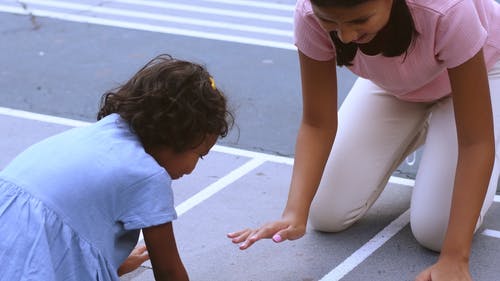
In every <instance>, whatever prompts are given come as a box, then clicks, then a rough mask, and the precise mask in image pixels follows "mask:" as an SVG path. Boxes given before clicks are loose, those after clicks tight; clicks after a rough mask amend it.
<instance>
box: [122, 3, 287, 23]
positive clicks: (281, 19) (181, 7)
mask: <svg viewBox="0 0 500 281" xmlns="http://www.w3.org/2000/svg"><path fill="white" fill-rule="evenodd" d="M232 1H234V0H231V2H232ZM113 2H115V3H116V2H119V3H128V4H132V5H138V6H148V7H155V8H162V9H175V10H181V11H190V12H196V13H204V14H212V15H219V16H227V17H238V18H247V19H257V20H264V21H271V22H282V23H290V24H293V16H289V17H284V16H273V15H266V14H264V13H249V12H242V11H237V10H229V9H221V8H208V7H200V6H194V5H185V4H175V3H167V2H158V1H146V0H138V1H137V0H114V1H113ZM231 2H228V3H226V4H229V5H233V4H234V3H231ZM265 8H267V9H276V10H279V9H280V10H288V11H290V12H293V10H294V8H295V6H286V7H271V6H269V7H265Z"/></svg>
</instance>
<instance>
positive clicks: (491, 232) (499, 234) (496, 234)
mask: <svg viewBox="0 0 500 281" xmlns="http://www.w3.org/2000/svg"><path fill="white" fill-rule="evenodd" d="M482 234H483V235H486V236H490V237H494V238H499V239H500V231H498V230H493V229H485V230H484V231H483V233H482Z"/></svg>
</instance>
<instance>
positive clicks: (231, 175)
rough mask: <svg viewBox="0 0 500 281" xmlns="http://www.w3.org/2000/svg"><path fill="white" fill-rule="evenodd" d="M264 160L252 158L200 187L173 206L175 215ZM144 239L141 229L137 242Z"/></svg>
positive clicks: (225, 185)
mask: <svg viewBox="0 0 500 281" xmlns="http://www.w3.org/2000/svg"><path fill="white" fill-rule="evenodd" d="M265 162H266V161H265V160H262V159H252V160H250V161H248V162H246V163H245V164H243V165H241V166H240V167H238V168H236V169H234V170H232V171H231V172H230V173H229V174H227V175H225V176H224V177H222V178H220V179H219V180H218V181H216V182H214V183H212V184H210V185H209V186H207V187H205V188H204V189H202V190H201V191H200V192H198V193H196V194H195V195H193V196H191V197H190V198H188V199H187V200H186V201H184V202H182V203H180V204H179V205H177V207H175V211H176V212H177V216H178V217H180V216H182V215H183V214H185V213H186V212H187V211H189V210H191V209H192V208H194V207H196V206H197V205H199V204H200V203H201V202H203V201H205V200H207V199H208V198H210V197H211V196H212V195H214V194H215V193H217V192H219V191H221V190H222V189H224V188H225V187H227V186H228V185H230V184H232V183H233V182H235V181H236V180H238V179H240V178H241V177H243V176H245V175H246V174H248V173H249V172H251V171H252V170H254V169H255V168H257V167H259V166H260V165H262V164H263V163H265ZM142 240H144V237H143V235H142V231H141V233H140V235H139V240H138V241H139V243H138V244H140V243H141V242H142Z"/></svg>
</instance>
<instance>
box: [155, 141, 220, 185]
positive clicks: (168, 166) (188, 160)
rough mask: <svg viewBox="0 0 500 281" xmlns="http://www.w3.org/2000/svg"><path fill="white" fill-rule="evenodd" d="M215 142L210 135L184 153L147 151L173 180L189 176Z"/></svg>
mask: <svg viewBox="0 0 500 281" xmlns="http://www.w3.org/2000/svg"><path fill="white" fill-rule="evenodd" d="M216 141H217V136H216V135H210V136H207V137H206V138H205V140H204V141H203V143H201V144H200V145H199V146H197V147H195V148H192V149H189V150H187V151H184V152H174V151H173V150H172V149H171V148H165V147H155V148H151V149H148V150H147V151H148V153H149V154H150V155H151V156H153V158H154V159H155V160H156V162H158V164H160V166H162V167H163V168H165V170H167V173H168V174H169V175H170V177H171V178H172V179H174V180H175V179H178V178H181V177H182V176H183V175H188V174H190V173H191V172H192V171H193V170H194V168H195V167H196V164H197V163H198V159H200V158H201V159H203V156H205V155H207V154H208V152H209V151H210V149H211V148H212V147H213V146H214V145H215V142H216Z"/></svg>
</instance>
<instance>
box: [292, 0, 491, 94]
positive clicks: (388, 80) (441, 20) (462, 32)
mask: <svg viewBox="0 0 500 281" xmlns="http://www.w3.org/2000/svg"><path fill="white" fill-rule="evenodd" d="M406 2H407V4H408V7H409V9H410V12H411V14H412V16H413V21H414V23H415V28H416V30H417V32H418V35H416V36H415V37H414V38H413V41H414V42H413V43H412V45H411V47H410V48H411V49H410V51H409V52H408V53H407V56H406V57H405V54H403V55H401V56H398V57H390V58H389V57H384V56H382V55H380V54H379V55H375V56H369V55H366V54H364V53H363V52H361V51H359V50H358V52H357V53H356V56H355V57H354V60H353V61H352V63H353V65H352V66H349V67H348V68H349V69H350V70H351V71H352V72H353V73H355V74H356V75H358V76H360V77H363V78H367V79H370V80H371V81H373V82H374V83H375V84H377V85H378V86H380V87H381V88H383V89H385V90H386V91H388V92H390V93H391V94H393V95H395V96H396V97H398V98H399V99H402V100H407V101H434V100H437V99H440V98H442V97H444V96H447V95H449V94H450V93H451V86H450V82H449V79H448V73H447V69H448V68H452V67H456V66H458V65H460V64H462V63H464V62H466V61H467V60H468V59H470V58H471V57H472V56H474V55H475V54H476V53H477V52H478V51H479V50H480V49H481V47H483V51H484V56H485V60H486V65H487V68H488V69H490V68H491V67H492V66H493V65H494V64H495V63H496V62H497V61H499V60H500V4H498V3H497V2H495V1H494V0H441V1H436V0H406ZM295 45H296V46H297V48H298V49H299V50H300V51H301V52H302V53H304V54H305V55H307V56H308V57H310V58H313V59H315V60H320V61H326V60H331V59H333V58H334V57H335V49H334V45H333V43H332V41H331V39H330V36H329V34H328V33H327V32H326V31H325V30H324V29H323V28H322V27H321V26H320V25H319V23H318V21H317V19H316V17H315V16H314V14H313V11H312V9H311V3H310V2H309V0H298V1H297V7H296V11H295Z"/></svg>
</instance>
